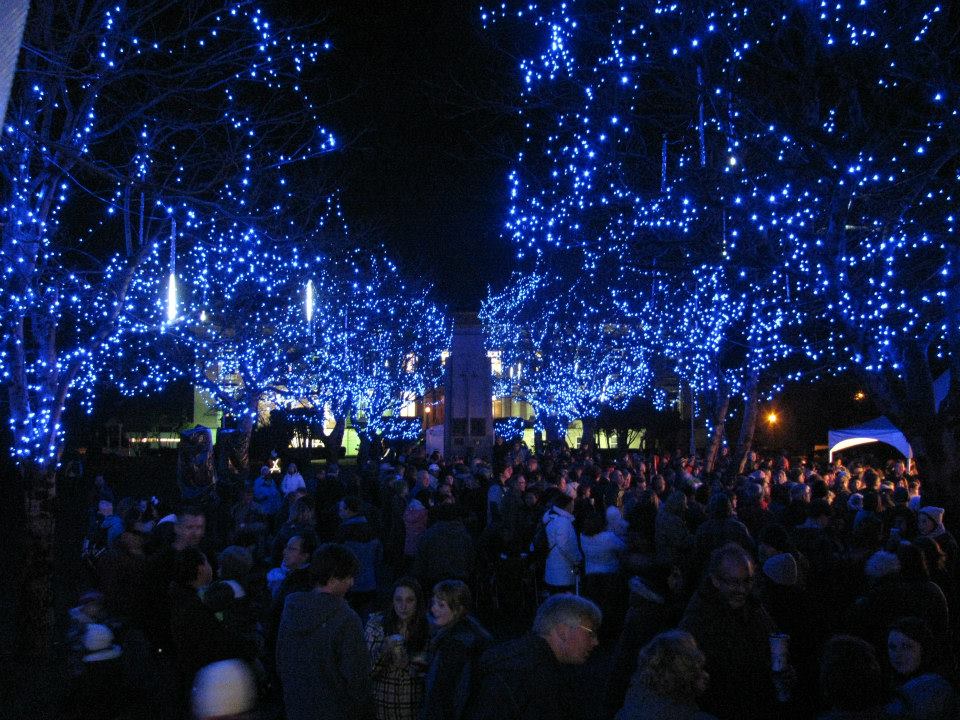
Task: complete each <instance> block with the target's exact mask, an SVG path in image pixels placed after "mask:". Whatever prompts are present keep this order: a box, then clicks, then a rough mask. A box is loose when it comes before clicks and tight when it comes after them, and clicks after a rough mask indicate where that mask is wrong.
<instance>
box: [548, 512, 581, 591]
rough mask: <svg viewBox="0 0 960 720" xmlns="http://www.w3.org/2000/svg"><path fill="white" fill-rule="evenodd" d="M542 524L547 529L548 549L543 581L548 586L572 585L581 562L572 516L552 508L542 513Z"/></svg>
mask: <svg viewBox="0 0 960 720" xmlns="http://www.w3.org/2000/svg"><path fill="white" fill-rule="evenodd" d="M543 522H544V523H545V524H546V527H547V546H548V547H549V548H550V553H549V554H548V555H547V562H546V566H545V567H544V571H543V579H544V581H545V582H546V583H547V584H548V585H557V586H560V587H563V586H566V585H573V584H575V583H576V578H577V568H578V566H579V565H580V562H581V560H582V557H581V555H580V547H579V545H578V544H577V531H576V530H574V529H573V515H571V514H570V513H568V512H567V511H566V510H561V509H560V508H556V507H554V508H550V509H549V510H547V512H546V513H544V516H543Z"/></svg>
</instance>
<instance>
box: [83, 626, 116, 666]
mask: <svg viewBox="0 0 960 720" xmlns="http://www.w3.org/2000/svg"><path fill="white" fill-rule="evenodd" d="M83 649H84V650H86V654H85V655H84V656H83V661H84V662H99V661H101V660H113V659H114V658H118V657H120V653H121V650H120V646H119V645H114V644H113V632H112V631H111V630H110V628H108V627H107V626H106V625H101V624H100V623H90V624H89V625H87V627H86V628H85V629H84V631H83Z"/></svg>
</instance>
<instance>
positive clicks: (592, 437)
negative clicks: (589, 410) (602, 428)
mask: <svg viewBox="0 0 960 720" xmlns="http://www.w3.org/2000/svg"><path fill="white" fill-rule="evenodd" d="M580 422H581V423H582V427H583V433H582V434H581V436H580V442H581V443H589V444H590V447H591V448H595V447H596V446H597V438H596V434H597V425H596V421H595V420H594V419H593V418H583V419H582V420H581V421H580Z"/></svg>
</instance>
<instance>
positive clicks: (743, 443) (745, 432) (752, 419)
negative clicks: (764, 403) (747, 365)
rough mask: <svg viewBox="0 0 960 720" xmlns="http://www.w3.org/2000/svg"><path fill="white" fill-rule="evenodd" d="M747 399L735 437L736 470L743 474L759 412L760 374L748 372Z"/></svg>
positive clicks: (751, 446)
mask: <svg viewBox="0 0 960 720" xmlns="http://www.w3.org/2000/svg"><path fill="white" fill-rule="evenodd" d="M746 389H747V399H746V400H745V401H744V406H743V422H742V423H741V424H740V437H739V438H738V439H737V456H738V457H739V458H740V466H739V469H738V472H739V473H740V474H743V470H744V468H745V467H746V465H747V455H748V454H749V453H750V451H751V450H752V449H753V436H754V433H755V432H756V430H757V416H758V415H759V414H760V402H759V395H760V374H759V373H758V372H757V371H753V372H751V373H750V376H749V377H748V378H747V388H746Z"/></svg>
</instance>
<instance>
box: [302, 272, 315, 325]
mask: <svg viewBox="0 0 960 720" xmlns="http://www.w3.org/2000/svg"><path fill="white" fill-rule="evenodd" d="M304 309H305V310H306V314H307V322H308V323H311V322H313V280H307V300H306V304H305V308H304Z"/></svg>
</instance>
